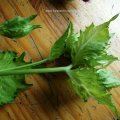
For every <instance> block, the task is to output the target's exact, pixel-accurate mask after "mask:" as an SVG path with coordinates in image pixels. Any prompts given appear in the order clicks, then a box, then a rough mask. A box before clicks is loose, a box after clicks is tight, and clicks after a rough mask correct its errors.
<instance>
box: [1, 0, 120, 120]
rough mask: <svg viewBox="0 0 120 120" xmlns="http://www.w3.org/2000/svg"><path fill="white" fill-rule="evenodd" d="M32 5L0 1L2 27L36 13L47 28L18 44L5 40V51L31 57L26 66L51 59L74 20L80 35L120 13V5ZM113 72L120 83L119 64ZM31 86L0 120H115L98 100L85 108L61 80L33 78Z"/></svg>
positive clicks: (115, 47) (114, 47) (115, 43)
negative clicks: (93, 23)
mask: <svg viewBox="0 0 120 120" xmlns="http://www.w3.org/2000/svg"><path fill="white" fill-rule="evenodd" d="M31 3H32V4H33V7H34V8H35V9H34V8H33V7H32V5H31V4H30V3H29V1H28V0H0V23H2V22H4V21H5V20H8V19H11V18H13V17H15V16H17V15H21V16H29V15H32V14H36V12H37V13H38V14H39V15H38V17H37V18H36V19H35V20H34V22H35V23H38V24H41V25H42V26H43V28H42V29H39V30H35V31H33V32H32V33H31V34H30V35H28V36H26V37H25V38H21V39H19V40H18V41H17V42H13V41H10V40H9V39H7V38H4V37H1V43H0V50H7V49H8V50H15V51H16V52H18V53H19V54H21V53H22V52H23V51H26V53H27V55H26V60H29V59H32V60H33V61H37V60H40V59H42V58H45V57H47V56H48V55H49V52H50V48H51V46H52V45H53V43H54V42H55V41H56V40H57V39H58V38H59V37H60V36H61V35H62V34H63V32H64V31H65V29H66V27H67V25H68V23H69V19H70V20H71V21H72V22H73V23H74V25H75V29H76V31H78V30H79V29H84V28H85V26H87V25H89V24H90V23H91V22H95V24H100V23H102V22H104V21H106V20H108V19H109V18H110V17H112V16H113V15H114V14H116V13H118V12H120V8H119V5H120V1H119V0H116V1H113V0H109V1H108V0H101V1H100V0H91V1H90V2H89V3H84V2H82V1H79V0H75V1H73V2H71V3H68V4H66V5H53V4H52V3H50V2H48V0H36V2H35V1H33V0H31ZM55 10H60V11H55ZM68 18H69V19H68ZM118 24H120V19H117V20H116V21H115V22H114V23H113V24H112V25H111V27H110V30H111V31H112V32H116V33H117V34H116V36H115V37H114V38H113V40H112V43H111V49H110V51H111V52H112V53H113V54H115V55H117V56H120V51H119V48H120V44H119V42H120V35H119V32H120V29H119V26H118ZM108 69H112V70H114V71H115V74H116V75H117V76H118V77H120V74H119V71H120V66H119V62H116V63H114V64H112V65H111V66H110V67H109V68H108ZM56 81H57V82H56ZM27 82H29V83H33V87H32V88H31V89H30V90H27V91H25V92H23V93H22V94H21V95H19V97H17V99H16V101H15V102H14V103H13V104H10V105H6V106H4V107H2V108H0V120H56V119H58V120H96V119H97V120H112V119H113V118H114V115H113V113H112V112H111V111H110V110H109V109H108V108H107V107H105V106H102V105H98V103H97V102H96V101H94V100H93V99H90V100H89V102H88V103H83V102H82V101H81V100H80V99H79V98H78V97H77V96H76V95H74V94H73V93H72V92H71V91H70V90H69V87H67V86H66V82H65V81H64V80H61V77H60V75H58V76H56V75H46V76H40V75H32V76H29V77H28V78H27ZM50 88H51V89H50ZM63 90H64V91H63ZM119 90H120V88H117V89H114V90H113V91H112V93H113V98H114V100H115V102H116V105H117V108H118V109H119V111H120V102H119V97H120V94H119Z"/></svg>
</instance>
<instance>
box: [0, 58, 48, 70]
mask: <svg viewBox="0 0 120 120" xmlns="http://www.w3.org/2000/svg"><path fill="white" fill-rule="evenodd" d="M47 61H48V59H44V60H41V61H38V62H34V63H29V64H26V65H21V66H18V67H13V68H8V69H4V70H0V72H2V71H9V70H16V69H21V68H26V67H33V66H36V65H40V64H43V63H46V62H47Z"/></svg>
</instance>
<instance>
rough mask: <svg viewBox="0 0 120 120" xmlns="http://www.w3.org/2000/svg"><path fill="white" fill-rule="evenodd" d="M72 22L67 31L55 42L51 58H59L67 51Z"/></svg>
mask: <svg viewBox="0 0 120 120" xmlns="http://www.w3.org/2000/svg"><path fill="white" fill-rule="evenodd" d="M69 30H70V24H69V26H68V28H67V30H66V31H65V33H64V34H63V35H62V36H61V37H60V38H59V39H58V40H57V41H56V42H55V44H54V46H53V47H52V49H51V52H50V56H49V60H55V59H57V58H59V57H60V56H61V55H62V54H63V53H64V51H65V44H66V40H67V38H68V35H69Z"/></svg>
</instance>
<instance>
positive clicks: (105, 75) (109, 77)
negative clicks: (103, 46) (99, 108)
mask: <svg viewBox="0 0 120 120" xmlns="http://www.w3.org/2000/svg"><path fill="white" fill-rule="evenodd" d="M97 73H98V75H99V78H100V80H101V82H102V85H104V87H105V88H106V89H107V90H110V89H112V88H115V87H118V86H120V80H119V79H118V78H116V77H114V76H113V74H112V72H111V71H107V70H105V69H100V70H98V71H97Z"/></svg>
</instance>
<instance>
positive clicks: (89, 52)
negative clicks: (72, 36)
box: [72, 15, 118, 66]
mask: <svg viewBox="0 0 120 120" xmlns="http://www.w3.org/2000/svg"><path fill="white" fill-rule="evenodd" d="M117 17H118V15H116V16H114V17H113V18H112V19H110V20H109V21H108V22H106V23H104V24H101V25H99V26H95V25H94V24H91V25H90V26H89V27H87V28H86V30H85V31H80V37H79V39H78V41H76V42H75V43H74V45H73V49H72V62H73V64H74V66H77V65H82V64H87V63H89V61H90V60H91V59H93V58H94V57H96V56H97V55H99V54H101V52H102V51H104V50H105V48H106V46H107V45H106V44H108V41H109V39H110V35H109V28H108V26H109V24H110V22H111V21H113V20H114V19H116V18H117Z"/></svg>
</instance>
